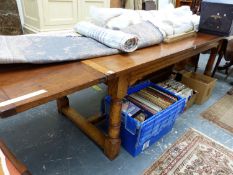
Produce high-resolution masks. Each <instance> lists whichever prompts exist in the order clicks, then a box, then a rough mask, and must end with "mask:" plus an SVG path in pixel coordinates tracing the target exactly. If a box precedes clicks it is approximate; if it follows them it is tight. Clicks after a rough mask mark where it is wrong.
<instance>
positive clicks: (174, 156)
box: [144, 129, 233, 175]
mask: <svg viewBox="0 0 233 175" xmlns="http://www.w3.org/2000/svg"><path fill="white" fill-rule="evenodd" d="M173 174H174V175H232V174H233V152H232V151H231V150H229V149H227V148H225V147H223V146H222V145H220V144H218V143H216V142H214V141H213V140H211V139H209V138H207V137H206V136H204V135H202V134H200V133H198V132H197V131H195V130H193V129H190V130H189V131H187V132H186V133H185V134H184V135H183V136H182V137H181V138H180V139H179V140H178V141H177V142H176V143H175V144H174V145H173V146H171V148H170V149H169V150H167V151H166V152H165V153H164V154H163V155H162V156H161V157H160V158H159V159H158V160H157V161H156V162H155V163H154V164H153V165H152V166H151V167H150V168H149V169H147V170H146V171H145V173H144V175H173Z"/></svg>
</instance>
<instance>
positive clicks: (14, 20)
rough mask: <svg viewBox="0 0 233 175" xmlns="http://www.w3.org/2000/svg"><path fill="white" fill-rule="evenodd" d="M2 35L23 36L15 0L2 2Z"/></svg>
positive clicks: (0, 25)
mask: <svg viewBox="0 0 233 175" xmlns="http://www.w3.org/2000/svg"><path fill="white" fill-rule="evenodd" d="M0 34H3V35H18V34H22V27H21V23H20V17H19V13H18V8H17V4H16V1H15V0H1V1H0Z"/></svg>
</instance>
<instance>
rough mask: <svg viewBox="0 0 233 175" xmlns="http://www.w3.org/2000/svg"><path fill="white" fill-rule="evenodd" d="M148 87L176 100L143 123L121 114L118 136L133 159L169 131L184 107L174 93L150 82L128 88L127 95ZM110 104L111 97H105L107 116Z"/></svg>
mask: <svg viewBox="0 0 233 175" xmlns="http://www.w3.org/2000/svg"><path fill="white" fill-rule="evenodd" d="M148 86H152V87H154V88H156V89H158V90H160V91H163V92H166V93H167V94H170V95H172V96H175V97H177V98H178V100H177V102H175V103H174V104H172V105H170V106H169V107H168V108H166V109H165V110H163V111H161V112H158V113H157V114H155V115H153V116H151V117H149V118H148V119H147V120H145V121H144V122H139V121H137V120H136V119H134V118H132V117H130V116H128V115H127V114H126V113H122V118H121V120H122V124H121V134H120V135H121V141H122V146H123V147H124V148H125V149H126V150H127V151H128V152H129V153H130V154H131V155H132V156H134V157H135V156H137V155H138V154H139V153H140V152H142V151H143V150H144V149H146V148H148V147H149V146H150V145H152V144H153V143H155V142H156V141H158V140H159V139H160V138H161V137H163V136H164V135H165V134H167V133H168V132H169V131H171V129H172V127H173V125H174V123H175V120H176V118H177V117H178V116H179V115H180V114H181V113H182V112H183V111H184V107H185V99H184V98H181V97H179V96H176V95H175V94H174V93H172V92H170V91H168V90H166V89H164V88H163V87H160V86H158V85H156V84H154V83H151V82H150V81H146V82H143V83H141V84H138V85H136V86H133V87H130V88H129V89H128V95H130V94H133V93H135V92H137V91H140V90H141V89H144V88H146V87H148ZM110 103H111V97H110V96H107V97H106V98H105V114H106V115H107V116H108V114H109V109H110ZM107 121H108V120H107Z"/></svg>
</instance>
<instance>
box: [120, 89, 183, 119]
mask: <svg viewBox="0 0 233 175" xmlns="http://www.w3.org/2000/svg"><path fill="white" fill-rule="evenodd" d="M177 100H178V99H177V97H174V96H172V95H169V94H167V93H165V92H163V91H161V90H158V89H156V88H154V87H152V86H148V87H146V88H144V89H142V90H140V91H138V92H136V93H133V94H131V95H128V96H127V97H126V98H125V99H124V100H123V106H122V112H124V113H126V114H128V115H129V116H130V117H133V118H135V119H136V120H138V121H140V122H144V121H145V120H146V119H147V118H148V117H150V116H152V115H155V114H157V113H158V112H160V111H162V110H164V109H166V108H168V107H169V106H170V105H172V104H173V103H175V102H176V101H177ZM148 113H149V115H148Z"/></svg>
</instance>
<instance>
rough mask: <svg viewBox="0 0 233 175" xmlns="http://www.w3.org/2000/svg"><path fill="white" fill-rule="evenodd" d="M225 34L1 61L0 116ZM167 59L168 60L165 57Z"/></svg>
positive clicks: (200, 45) (138, 67) (192, 47)
mask: <svg viewBox="0 0 233 175" xmlns="http://www.w3.org/2000/svg"><path fill="white" fill-rule="evenodd" d="M221 39H222V37H218V36H213V35H207V34H201V33H199V34H197V36H195V37H190V38H187V39H184V40H181V41H176V42H174V43H170V44H160V45H156V46H152V47H148V48H145V49H141V50H137V51H135V52H133V53H129V54H118V55H112V56H105V57H100V58H94V59H90V60H85V61H81V62H69V63H59V64H49V65H31V64H23V65H17V64H16V65H0V117H8V116H11V115H15V114H17V113H19V112H23V111H25V110H27V109H31V108H33V107H35V106H38V105H41V104H45V103H47V102H49V101H52V100H55V99H57V98H59V97H62V96H66V95H69V94H71V93H74V92H76V91H79V90H81V89H84V88H87V87H90V86H92V85H95V84H98V83H100V82H104V81H105V80H106V78H111V77H114V76H118V75H120V74H121V73H122V74H123V73H124V74H125V73H127V71H131V72H132V71H133V70H137V69H140V68H143V66H144V67H146V66H149V65H150V64H151V63H154V62H161V64H164V62H167V61H169V58H172V57H178V56H179V55H180V54H184V53H186V52H189V51H190V52H193V50H197V49H199V48H201V47H204V46H206V45H210V46H211V44H215V45H216V43H218V42H219V41H220V40H221ZM164 60H165V61H164Z"/></svg>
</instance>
